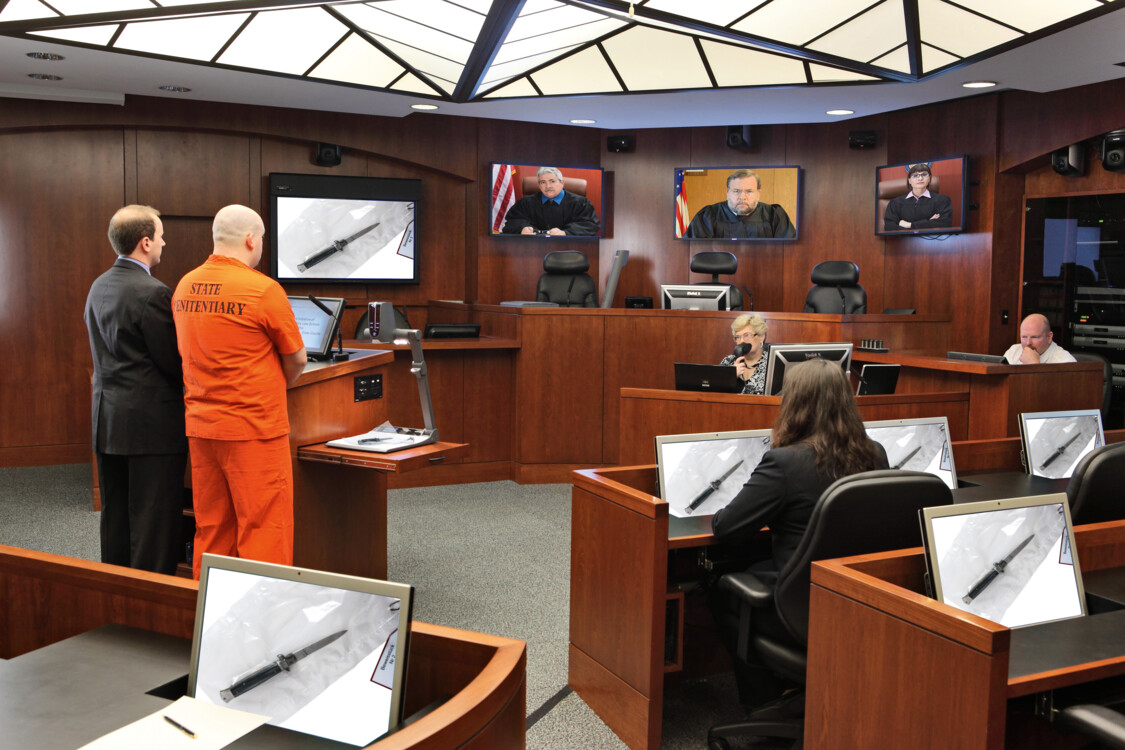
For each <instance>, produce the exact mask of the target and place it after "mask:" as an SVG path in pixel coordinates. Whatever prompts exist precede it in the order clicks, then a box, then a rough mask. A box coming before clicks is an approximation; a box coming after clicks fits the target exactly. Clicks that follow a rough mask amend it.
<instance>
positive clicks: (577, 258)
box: [535, 250, 598, 307]
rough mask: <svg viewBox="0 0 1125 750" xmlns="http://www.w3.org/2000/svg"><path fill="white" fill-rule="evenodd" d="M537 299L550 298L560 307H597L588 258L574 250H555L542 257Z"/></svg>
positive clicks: (545, 299)
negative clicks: (542, 272) (541, 272)
mask: <svg viewBox="0 0 1125 750" xmlns="http://www.w3.org/2000/svg"><path fill="white" fill-rule="evenodd" d="M543 270H544V271H546V273H544V274H543V275H542V276H540V277H539V286H538V287H537V288H536V290H535V299H536V301H537V302H554V303H555V304H557V305H562V306H563V307H597V306H598V300H597V291H598V287H597V285H596V284H595V283H594V280H593V279H592V278H591V277H590V274H588V273H586V272H587V271H589V270H590V261H589V260H588V259H587V258H586V256H585V255H583V254H582V253H580V252H578V251H577V250H555V251H554V252H550V253H547V255H546V256H544V258H543Z"/></svg>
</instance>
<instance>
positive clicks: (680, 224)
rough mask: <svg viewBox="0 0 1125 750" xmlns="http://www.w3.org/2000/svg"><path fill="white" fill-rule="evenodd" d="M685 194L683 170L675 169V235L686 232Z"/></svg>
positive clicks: (687, 219) (687, 220) (680, 235)
mask: <svg viewBox="0 0 1125 750" xmlns="http://www.w3.org/2000/svg"><path fill="white" fill-rule="evenodd" d="M689 221H691V219H689V218H688V207H687V194H686V193H685V192H684V171H683V170H682V169H678V170H676V237H683V236H684V233H685V232H687V228H688V222H689Z"/></svg>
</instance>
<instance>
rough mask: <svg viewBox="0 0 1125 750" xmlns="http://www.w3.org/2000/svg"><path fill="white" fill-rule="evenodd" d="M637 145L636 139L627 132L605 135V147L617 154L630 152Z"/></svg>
mask: <svg viewBox="0 0 1125 750" xmlns="http://www.w3.org/2000/svg"><path fill="white" fill-rule="evenodd" d="M636 145H637V141H636V139H635V138H634V137H633V136H631V135H627V134H625V133H617V134H615V135H607V136H606V137H605V147H606V150H607V151H612V152H614V153H615V154H620V153H628V152H629V151H632V150H633V148H634V147H635V146H636Z"/></svg>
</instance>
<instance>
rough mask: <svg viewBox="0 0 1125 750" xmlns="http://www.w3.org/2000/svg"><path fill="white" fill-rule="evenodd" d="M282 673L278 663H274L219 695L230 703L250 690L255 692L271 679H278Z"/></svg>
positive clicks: (221, 691)
mask: <svg viewBox="0 0 1125 750" xmlns="http://www.w3.org/2000/svg"><path fill="white" fill-rule="evenodd" d="M281 671H282V670H281V665H280V664H279V663H278V662H276V661H275V662H272V663H271V664H268V665H266V666H264V667H262V668H261V669H259V670H257V671H256V672H253V673H252V674H250V675H249V676H247V677H244V678H243V679H241V680H239V681H238V682H236V683H235V684H233V685H231V686H230V687H229V688H227V689H226V690H220V691H219V695H220V696H222V699H223V700H224V701H230V700H231V699H233V698H237V697H238V696H240V695H242V694H243V693H245V692H246V691H248V690H253V689H254V688H256V687H258V686H259V685H261V684H262V683H263V682H265V681H266V680H268V679H270V678H271V677H276V676H277V675H279V674H281Z"/></svg>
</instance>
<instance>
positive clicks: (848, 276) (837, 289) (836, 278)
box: [804, 260, 867, 315]
mask: <svg viewBox="0 0 1125 750" xmlns="http://www.w3.org/2000/svg"><path fill="white" fill-rule="evenodd" d="M812 283H813V284H814V286H813V288H812V289H810V290H809V294H808V296H807V297H806V298H805V310H804V311H805V312H807V313H808V312H811V313H832V314H835V315H840V314H843V315H861V314H863V313H865V312H867V292H866V291H865V290H864V288H863V287H861V286H860V285H859V266H857V265H856V264H855V263H852V262H851V261H850V260H826V261H824V262H823V263H817V264H816V265H815V266H813V270H812Z"/></svg>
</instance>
